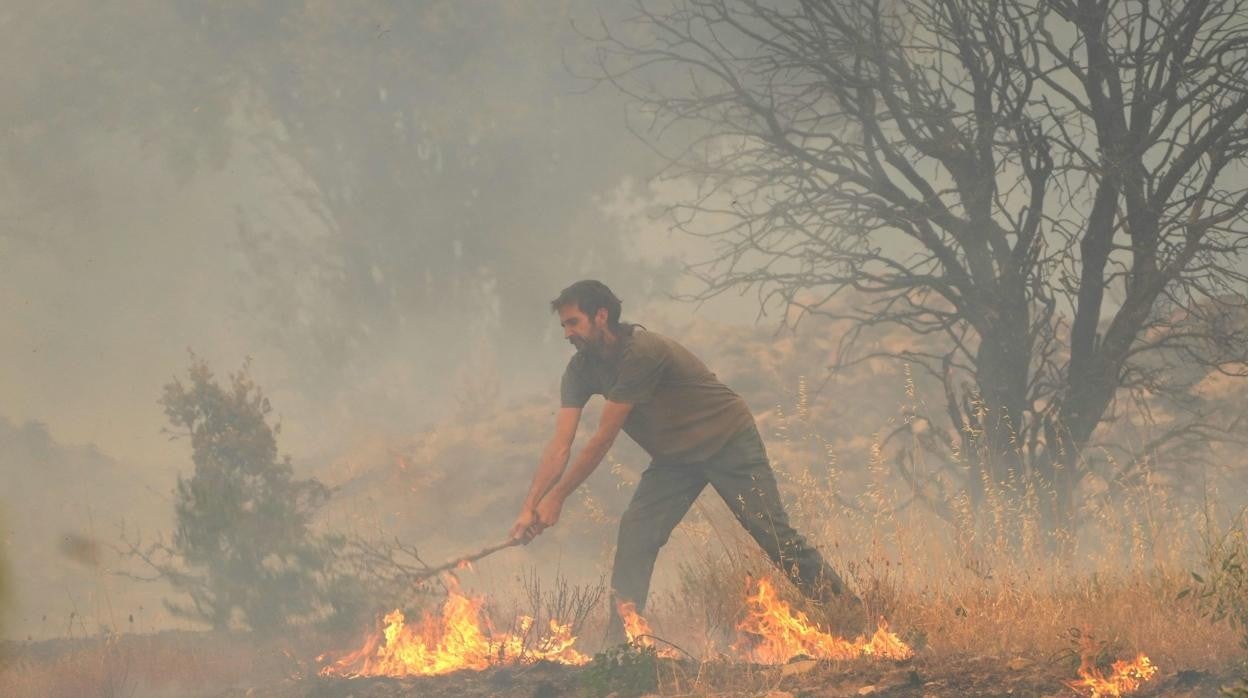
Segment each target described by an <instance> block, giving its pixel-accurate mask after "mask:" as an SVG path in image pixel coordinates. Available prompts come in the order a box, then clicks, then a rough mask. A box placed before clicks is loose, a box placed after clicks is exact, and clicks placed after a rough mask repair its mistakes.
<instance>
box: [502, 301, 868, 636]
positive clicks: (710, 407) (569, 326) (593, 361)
mask: <svg viewBox="0 0 1248 698" xmlns="http://www.w3.org/2000/svg"><path fill="white" fill-rule="evenodd" d="M550 305H551V309H552V310H554V311H555V312H556V313H558V315H559V323H560V324H561V325H562V326H563V334H564V337H565V338H567V340H568V341H569V342H571V343H572V344H573V346H575V347H576V354H575V355H574V356H573V357H572V359H571V360H570V361H569V362H568V366H567V369H566V370H565V371H564V374H563V382H562V387H561V393H562V407H561V409H560V410H559V414H558V418H557V420H556V425H555V435H554V438H552V439H551V440H550V442H549V444H548V445H547V446H546V449H545V451H544V452H543V454H542V459H541V462H540V464H539V465H538V468H537V472H536V473H535V474H534V476H533V484H532V486H531V487H530V488H529V492H528V496H527V497H525V500H524V505H523V507H522V508H521V510H520V515H519V516H518V517H517V518H516V522H515V524H514V525H513V526H512V529H511V535H512V538H513V539H520V540H523V541H525V542H528V541H530V540H532V538H533V537H534V536H536V535H538V534H540V533H541V532H542V531H543V530H545V529H547V528H549V527H551V526H553V525H555V523H556V522H557V521H558V520H559V513H560V510H561V509H562V508H563V503H564V501H565V500H566V499H567V498H568V496H569V495H571V494H572V492H573V491H575V490H576V488H577V487H579V486H580V484H581V483H582V482H584V481H585V478H587V477H589V475H590V473H592V472H593V471H594V469H595V468H596V467H598V464H599V463H600V462H601V461H602V458H603V456H605V455H606V454H607V451H608V450H609V449H610V448H611V444H612V443H613V442H614V441H615V437H616V435H618V434H619V432H620V430H621V429H623V430H624V431H625V432H627V433H628V435H629V436H631V437H632V438H633V440H634V441H636V442H637V443H638V444H639V445H640V446H641V447H642V448H644V449H645V450H646V452H647V453H649V454H650V456H651V458H652V459H653V460H652V462H651V464H650V467H649V468H647V469H646V471H645V472H643V473H642V475H641V482H639V483H638V485H637V491H636V492H635V493H634V494H633V498H632V501H631V502H630V503H629V505H628V510H627V511H625V512H624V516H623V518H622V519H621V520H620V530H619V538H618V543H617V546H616V551H615V562H614V563H613V566H612V573H611V590H612V595H613V598H612V603H611V606H612V608H611V622H610V624H609V626H608V630H607V639H608V642H609V643H612V644H615V643H618V642H622V641H623V640H624V637H623V627H622V624H621V622H620V618H619V615H618V613H617V611H616V608H617V606H618V604H619V603H620V602H623V601H632V602H633V603H635V604H636V607H637V610H638V611H639V612H640V611H641V610H642V609H643V608H644V607H645V602H646V595H647V593H648V592H649V589H650V577H651V574H652V573H653V572H654V563H655V560H656V559H657V557H658V553H659V549H660V548H661V547H663V545H664V544H665V543H666V542H667V539H668V537H669V536H670V535H671V532H672V529H674V528H675V527H676V524H678V523H680V520H681V519H682V518H683V517H684V515H685V513H686V512H688V511H689V507H690V506H692V505H693V502H694V500H695V499H697V497H698V494H699V493H701V492H702V490H703V489H705V487H706V486H707V484H710V485H711V487H714V488H715V491H716V492H718V493H719V496H720V497H723V499H724V501H725V502H726V503H727V504H728V506H729V508H730V509H732V512H733V514H734V515H736V518H737V520H738V521H739V522H740V523H741V525H742V526H744V527H745V529H746V530H747V531H748V532H749V534H750V535H751V536H752V537H753V538H754V540H755V541H757V542H758V544H759V545H760V546H762V548H763V550H764V551H766V553H767V556H768V557H770V558H771V560H772V561H773V562H774V563H775V564H776V565H777V566H778V567H779V568H780V569H781V570H784V571H785V572H786V573H787V574H788V575H789V577H790V578H791V579H792V580H793V581H794V583H795V584H796V585H797V587H798V589H800V590H801V591H802V593H803V594H805V595H806V596H807V597H809V598H812V599H816V600H818V601H831V600H833V599H835V598H837V597H841V599H840V600H841V601H842V602H843V603H844V604H845V605H846V606H849V607H860V606H861V604H860V602H859V601H858V599H857V597H855V596H853V594H851V593H849V592H848V591H847V590H846V589H845V586H844V584H843V583H842V581H841V578H840V577H839V576H838V575H837V574H836V572H835V571H833V570H832V568H831V567H829V566H828V564H827V563H826V562H824V560H823V557H822V556H820V554H819V552H818V551H817V550H815V549H814V548H813V547H812V546H811V545H809V544H808V543H807V542H806V540H805V539H804V538H802V536H800V535H799V534H798V533H797V531H795V530H793V528H792V527H791V526H790V525H789V520H788V516H787V515H786V513H785V511H784V508H783V506H782V504H781V502H780V494H779V491H778V490H777V488H776V479H775V476H774V475H773V473H772V471H771V466H770V464H769V463H768V460H767V452H766V450H765V449H764V447H763V442H762V439H761V438H760V436H759V433H758V428H757V426H756V425H755V423H754V417H753V415H752V414H751V413H750V411H749V409H748V408H747V407H746V404H745V401H744V400H742V399H741V397H740V396H739V395H737V394H736V393H734V392H733V391H732V390H731V389H729V388H728V387H727V386H725V385H724V384H723V383H721V382H719V380H718V379H717V378H716V377H715V374H713V373H711V372H710V370H708V369H707V367H706V366H705V365H704V364H703V363H702V362H701V361H700V360H698V358H697V357H695V356H694V355H693V354H691V353H690V352H689V351H688V350H687V349H685V348H684V347H682V346H681V345H680V344H677V343H676V342H675V341H673V340H671V339H669V338H667V337H664V336H661V335H659V334H656V333H654V332H649V331H646V330H644V329H642V328H640V327H637V326H635V325H630V324H627V323H621V322H620V300H619V299H618V298H616V297H615V294H614V293H612V292H611V290H610V289H609V288H607V287H606V285H605V284H603V283H601V282H599V281H593V280H586V281H578V282H576V283H574V284H572V285H571V286H569V287H568V288H566V289H564V290H563V292H562V293H560V294H559V297H558V298H556V299H555V300H553V301H551V304H550ZM592 395H602V396H604V397H605V398H606V406H605V407H604V408H603V410H602V417H601V419H600V420H599V422H598V429H597V431H595V432H594V435H593V436H592V437H591V438H590V439H589V443H587V444H586V445H585V446H584V447H583V448H582V449H581V451H580V453H579V454H578V455H577V457H576V459H575V460H574V461H572V467H571V468H567V467H566V466H567V463H568V459H569V456H570V455H571V449H572V441H573V439H574V438H575V436H576V428H577V424H578V423H579V422H580V417H581V409H582V408H583V407H584V406H585V403H586V402H588V400H589V398H590V396H592Z"/></svg>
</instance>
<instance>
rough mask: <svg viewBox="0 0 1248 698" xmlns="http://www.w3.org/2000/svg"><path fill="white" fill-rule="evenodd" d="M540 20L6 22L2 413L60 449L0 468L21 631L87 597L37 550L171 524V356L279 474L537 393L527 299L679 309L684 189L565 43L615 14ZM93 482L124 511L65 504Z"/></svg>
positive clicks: (547, 358)
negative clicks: (493, 396) (219, 396)
mask: <svg viewBox="0 0 1248 698" xmlns="http://www.w3.org/2000/svg"><path fill="white" fill-rule="evenodd" d="M532 7H533V6H531V5H529V4H528V3H523V2H470V3H457V2H431V3H420V6H419V7H414V6H406V5H403V4H394V3H359V4H356V3H350V4H347V3H342V4H329V5H321V4H317V3H307V4H303V3H253V4H245V3H239V4H221V5H204V4H200V3H149V2H144V1H143V0H135V1H134V2H130V3H113V4H109V5H108V6H101V5H97V4H94V3H86V2H69V3H55V4H47V3H41V2H27V3H6V6H5V8H4V9H3V10H0V45H3V46H4V48H0V63H3V65H4V66H5V67H4V68H2V69H0V90H3V91H4V93H5V100H3V101H4V102H5V103H6V104H7V106H5V107H0V118H3V120H5V121H6V122H7V123H6V124H5V129H4V130H3V132H0V153H4V156H5V157H4V158H2V159H0V308H3V315H0V356H3V357H4V362H3V363H4V366H3V370H0V418H3V419H4V420H6V421H7V422H8V423H9V424H10V425H12V427H14V428H15V429H17V428H18V427H20V425H22V424H24V423H27V422H31V421H33V422H40V423H43V424H45V425H46V427H47V435H48V437H49V438H50V439H51V441H52V442H53V443H54V444H56V445H57V447H58V448H60V449H62V450H55V449H54V450H53V451H51V452H50V453H51V454H52V455H46V454H45V455H40V453H42V451H41V450H40V448H39V447H33V446H30V444H31V443H34V442H37V441H38V440H39V439H41V438H43V437H42V436H39V434H42V432H41V431H40V432H20V431H13V432H5V433H6V434H7V437H6V438H10V439H14V440H16V441H19V442H21V443H22V444H24V445H23V447H22V448H21V449H15V448H10V449H9V450H8V451H7V452H5V453H3V454H0V472H4V473H6V474H7V475H9V476H10V477H9V478H8V481H10V482H18V483H23V486H24V487H27V488H34V489H35V490H38V491H37V492H17V491H14V490H13V489H8V488H6V489H5V490H4V491H3V494H0V511H3V512H4V514H5V516H6V521H7V526H6V540H7V543H8V547H7V553H6V554H7V555H8V556H9V557H10V559H11V563H12V565H13V567H15V568H16V569H17V570H18V580H17V581H18V595H19V604H21V606H19V608H22V607H24V613H22V614H19V615H20V617H19V622H18V623H17V625H16V627H11V628H9V632H10V633H13V634H16V635H19V636H21V635H24V634H26V633H28V632H33V633H35V634H41V633H49V632H52V631H50V630H49V629H48V628H47V627H46V625H47V624H46V621H45V622H42V623H36V622H35V621H34V620H32V619H33V618H34V617H35V616H38V615H43V613H40V612H39V610H40V609H43V610H46V609H47V608H52V610H53V614H54V615H55V614H56V613H58V612H59V611H64V610H65V608H61V607H62V606H66V605H67V604H70V603H71V601H72V598H73V596H74V594H73V593H72V592H73V590H74V589H80V587H81V588H87V587H90V583H92V579H91V577H92V575H90V574H86V573H85V572H84V571H83V570H82V569H79V568H77V567H75V566H74V564H72V563H69V562H66V561H64V560H61V559H59V558H58V557H57V556H56V555H55V554H53V553H52V552H51V551H53V550H55V546H56V545H57V542H56V541H57V540H58V538H59V537H60V536H62V535H63V534H64V533H65V532H66V531H75V532H83V531H85V530H86V529H87V528H88V527H90V528H92V530H93V532H95V533H97V534H99V535H106V533H105V532H106V531H108V530H110V528H109V527H110V522H111V520H112V519H115V518H117V517H118V515H119V514H126V515H128V516H129V519H130V520H131V521H132V522H133V521H139V522H145V523H147V524H148V525H159V524H160V522H161V521H168V522H170V523H171V518H172V517H171V515H172V508H171V503H170V501H169V499H168V498H167V496H166V495H164V494H162V492H167V490H168V488H169V487H171V486H172V483H173V478H174V476H175V474H176V473H177V472H178V471H183V472H185V471H186V470H187V468H188V466H189V453H188V449H187V445H186V444H185V443H184V442H171V441H170V440H169V439H168V438H167V436H166V435H164V434H162V433H161V430H162V428H163V427H164V426H165V424H166V420H165V417H164V415H163V414H162V410H161V407H160V406H159V405H158V404H157V399H158V397H159V396H160V392H161V387H162V385H163V384H165V383H166V382H168V381H169V380H170V379H171V378H173V377H174V376H176V375H179V374H183V373H184V372H185V370H186V368H187V366H188V365H189V355H188V350H193V351H194V352H195V353H196V354H197V355H198V356H200V357H202V358H204V359H205V360H206V361H207V362H208V363H209V364H210V365H211V366H212V367H213V368H214V369H215V370H216V371H217V372H218V373H219V374H220V375H222V376H224V374H226V373H227V372H230V371H234V370H236V369H238V368H239V366H241V365H242V362H243V361H244V359H245V357H252V359H253V363H252V369H251V370H252V373H253V376H254V377H255V378H256V380H257V382H258V383H259V384H260V385H261V386H262V387H263V388H264V389H265V390H266V392H267V393H268V394H269V396H270V397H271V399H272V401H273V404H274V407H275V411H276V412H277V413H278V414H279V415H280V416H281V419H282V422H283V433H282V437H281V443H280V448H281V450H282V451H283V452H289V453H291V454H292V455H294V456H295V459H296V463H297V464H299V463H308V462H324V461H326V460H329V459H332V458H334V457H337V456H339V455H341V452H342V449H344V448H347V447H348V446H347V445H348V444H351V443H355V442H358V441H360V440H361V439H367V438H369V437H370V436H372V435H387V434H389V435H404V434H410V433H415V432H416V431H418V430H419V429H420V428H422V427H423V426H425V425H426V424H427V423H429V422H430V421H431V420H434V419H436V418H438V417H439V416H442V415H444V414H446V413H448V412H449V411H450V410H451V409H452V408H453V403H452V402H451V401H450V393H451V392H452V391H454V390H455V388H456V385H457V381H458V380H461V377H462V376H463V375H464V372H465V371H467V372H469V373H473V372H479V371H485V370H493V371H497V372H498V376H499V382H500V386H501V389H502V391H503V393H504V395H510V396H514V395H520V394H527V393H532V392H550V391H553V390H554V388H555V387H556V386H557V382H558V378H559V373H560V370H561V367H562V365H563V363H564V362H565V361H566V359H567V356H568V353H569V351H570V350H569V349H568V347H567V346H566V344H565V343H564V342H563V340H562V337H561V335H560V334H559V332H558V328H557V325H556V323H555V322H554V320H553V318H552V317H551V316H550V315H549V313H548V309H547V308H546V304H547V302H548V300H549V298H551V297H553V296H554V295H555V294H556V293H557V292H558V291H559V289H560V288H562V287H563V286H564V285H566V284H567V283H570V282H571V281H573V280H575V279H577V278H581V277H585V276H595V277H599V278H602V279H603V280H605V281H607V282H608V283H611V284H612V285H615V286H617V287H618V290H620V294H621V295H622V296H624V298H625V301H626V305H625V308H626V315H629V314H632V315H633V317H636V313H638V312H641V310H640V309H641V308H643V307H650V308H654V309H655V310H656V312H657V311H659V310H661V312H662V313H663V316H664V317H665V318H667V320H666V321H669V322H680V321H681V320H682V318H683V319H688V318H690V317H692V316H693V313H694V311H695V309H694V308H693V307H692V306H689V305H685V304H680V303H670V302H667V303H665V302H664V301H663V297H664V293H663V290H664V289H670V288H672V286H670V283H672V281H673V276H672V275H671V271H672V270H673V269H675V268H676V266H677V265H678V264H679V263H680V262H681V261H682V260H684V259H686V258H687V257H688V256H689V255H690V254H693V251H694V250H695V249H696V247H697V246H696V244H695V243H693V242H692V241H690V240H688V239H683V238H674V237H672V236H671V235H670V234H669V233H668V232H667V223H666V222H665V221H663V220H661V219H656V218H655V216H654V213H655V211H656V210H657V209H658V208H659V207H661V205H662V204H663V203H665V202H668V201H670V200H671V199H672V197H673V196H675V195H676V194H678V193H679V189H680V185H679V184H664V185H660V184H656V183H652V182H650V181H649V177H650V175H653V174H654V173H655V172H656V171H657V169H658V165H659V163H658V161H657V160H656V159H655V158H654V157H653V156H652V155H651V154H650V153H649V151H648V150H647V149H646V148H645V147H644V146H643V145H641V143H640V142H638V141H637V140H636V139H635V138H634V136H633V135H631V134H629V133H628V132H627V131H626V129H625V128H624V123H625V121H624V108H625V107H624V104H625V103H624V100H623V99H622V98H621V97H620V96H619V95H618V94H616V93H614V92H611V91H609V90H606V89H597V90H593V91H590V92H588V93H586V92H585V88H586V87H587V84H586V83H584V82H582V81H580V80H577V79H576V78H575V77H573V76H572V75H571V74H570V73H569V66H571V67H572V68H573V69H575V65H576V60H577V56H578V55H579V54H578V53H577V52H578V50H579V48H578V47H579V46H580V45H581V44H580V43H579V39H578V34H577V32H576V31H575V30H574V29H573V27H572V24H571V20H573V19H578V20H582V26H592V23H593V22H594V21H596V17H597V16H598V13H599V12H611V11H612V10H613V8H614V7H615V5H614V4H613V3H609V2H597V3H596V2H593V1H591V0H585V1H583V2H566V3H549V4H543V5H542V6H541V7H540V9H538V10H533V9H532ZM244 233H245V234H244ZM660 306H662V307H661V308H660ZM725 307H733V306H732V304H728V305H717V306H713V307H712V308H710V309H704V310H703V313H704V314H705V313H708V312H719V313H720V316H721V317H733V316H734V313H736V311H735V310H734V311H732V312H730V313H729V314H727V315H725V314H724V313H723V310H722V309H723V308H725ZM740 307H741V308H745V307H748V304H742V305H741V306H740ZM737 314H739V315H740V317H741V318H742V319H744V320H745V321H747V322H748V321H750V320H752V318H753V316H752V314H751V313H750V312H749V311H746V312H743V313H737ZM23 434H24V435H23ZM32 434H34V436H33V437H32V436H31V435H32ZM32 439H33V441H32ZM10 445H12V444H10ZM36 445H37V444H36ZM84 449H86V450H84ZM97 450H98V453H99V454H100V456H99V457H100V458H102V459H103V460H93V459H95V458H96V456H95V455H91V454H94V453H95V452H96V451H97ZM84 454H86V455H84ZM533 457H534V459H536V457H537V454H536V453H534V454H533ZM53 461H55V462H53ZM101 463H108V464H110V465H100V464H101ZM75 468H77V469H81V468H99V469H101V470H102V471H107V472H102V471H101V472H91V473H83V472H78V471H76V470H75ZM44 474H46V476H47V477H46V479H41V475H44ZM93 483H94V484H93ZM113 484H115V485H116V486H117V489H118V491H122V492H126V493H128V494H124V495H117V496H113V495H112V494H110V495H109V496H108V497H104V498H103V499H102V500H101V501H108V502H109V503H110V504H109V506H120V507H123V508H128V509H129V510H128V511H122V512H117V511H102V512H101V511H98V510H92V508H91V507H90V506H86V507H82V506H77V504H74V505H73V506H70V505H69V504H68V503H69V502H78V503H81V502H80V499H79V498H82V497H86V498H88V499H89V498H90V496H91V495H90V493H91V492H92V488H97V490H96V491H98V488H100V487H103V488H108V487H110V486H111V485H113ZM517 486H518V487H522V486H523V483H519V484H518V485H517ZM84 488H85V489H84ZM117 497H122V499H118V498H117ZM48 502H59V503H64V504H65V506H64V507H63V508H62V507H60V506H59V505H58V507H56V508H55V509H53V510H50V511H49V512H44V513H46V514H47V515H46V516H45V515H42V514H41V515H40V516H37V517H36V516H34V515H33V514H32V513H31V511H32V510H31V509H30V507H36V508H40V507H42V508H44V509H47V508H48V504H47V503H48ZM118 502H124V504H118ZM56 512H62V513H61V514H55V513H56ZM54 514H55V515H54ZM57 516H59V517H60V518H57ZM49 517H50V518H49ZM42 575H51V576H50V577H41V576H42ZM79 577H82V579H80V578H79ZM84 579H85V581H84ZM76 584H77V585H79V586H75V585H76ZM83 585H86V587H83ZM61 587H63V588H64V592H65V593H62V589H61ZM83 593H89V589H88V591H87V592H83ZM125 593H130V592H122V593H121V596H124V595H125ZM133 593H135V594H150V593H151V592H150V591H149V592H133ZM40 594H42V596H40ZM50 599H52V600H50ZM116 601H117V603H118V604H122V603H123V602H124V599H123V598H120V597H119V598H118V599H116ZM154 605H155V604H151V606H154ZM66 607H67V606H66ZM32 628H33V630H32Z"/></svg>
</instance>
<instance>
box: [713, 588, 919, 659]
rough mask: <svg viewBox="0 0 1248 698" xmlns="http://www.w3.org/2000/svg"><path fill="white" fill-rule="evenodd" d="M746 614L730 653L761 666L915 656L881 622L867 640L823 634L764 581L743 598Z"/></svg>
mask: <svg viewBox="0 0 1248 698" xmlns="http://www.w3.org/2000/svg"><path fill="white" fill-rule="evenodd" d="M746 611H747V616H746V617H745V619H744V620H742V621H741V622H740V623H739V624H737V630H738V632H740V633H741V635H742V638H741V640H740V641H739V642H737V644H736V645H734V646H733V649H735V650H736V651H737V652H739V653H741V654H743V655H744V656H747V657H748V658H749V659H750V660H752V661H755V662H758V663H760V664H784V663H785V662H787V661H789V660H790V659H792V658H794V657H798V656H802V655H805V656H807V657H811V658H812V659H837V660H847V659H854V658H857V657H863V656H871V657H880V658H882V659H908V658H910V657H912V656H914V650H912V649H910V646H909V645H907V644H906V643H904V642H902V641H901V639H900V638H898V637H897V636H896V635H894V634H893V633H891V632H889V631H888V623H887V622H885V621H884V619H883V618H881V619H880V624H879V629H877V630H876V631H875V634H874V635H872V636H871V639H870V640H868V639H866V638H865V637H863V636H859V637H858V638H857V639H855V640H846V639H844V638H840V637H837V636H835V635H831V634H829V633H826V632H823V631H822V630H820V629H819V627H818V626H817V625H816V624H814V623H812V622H811V621H810V620H809V619H808V618H807V617H806V614H805V613H802V612H801V611H795V610H793V609H791V608H790V607H789V604H787V603H785V602H784V601H782V600H781V599H780V598H779V597H778V596H777V595H776V590H775V587H773V586H772V585H771V582H769V581H767V580H766V579H760V580H758V583H757V586H756V588H755V591H754V592H753V593H752V594H750V595H749V596H747V597H746Z"/></svg>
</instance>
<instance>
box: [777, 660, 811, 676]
mask: <svg viewBox="0 0 1248 698" xmlns="http://www.w3.org/2000/svg"><path fill="white" fill-rule="evenodd" d="M817 666H819V662H817V661H815V660H813V659H802V660H799V661H796V662H792V663H791V664H785V665H784V666H783V667H782V668H781V669H780V676H782V677H783V676H795V675H799V674H805V673H806V672H808V671H810V670H811V669H814V668H815V667H817Z"/></svg>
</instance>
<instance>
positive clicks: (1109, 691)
mask: <svg viewBox="0 0 1248 698" xmlns="http://www.w3.org/2000/svg"><path fill="white" fill-rule="evenodd" d="M1156 674H1157V665H1155V664H1153V663H1152V661H1150V660H1149V658H1148V657H1146V656H1144V655H1143V654H1138V655H1136V657H1135V661H1133V662H1128V661H1126V660H1125V659H1120V660H1118V661H1116V662H1114V664H1113V666H1112V670H1111V671H1110V674H1109V676H1105V675H1104V674H1103V673H1101V670H1100V669H1098V668H1096V659H1095V654H1094V653H1093V652H1090V651H1086V650H1085V651H1084V653H1083V658H1082V659H1081V660H1080V661H1079V680H1078V681H1068V682H1067V683H1066V685H1067V686H1070V687H1071V688H1073V689H1074V690H1076V691H1079V692H1083V691H1085V690H1087V691H1091V693H1089V694H1088V695H1089V696H1090V698H1118V697H1119V696H1125V695H1127V694H1128V693H1134V692H1135V691H1137V690H1139V688H1140V684H1142V683H1144V682H1145V681H1148V680H1149V679H1151V678H1153V676H1154V675H1156Z"/></svg>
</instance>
